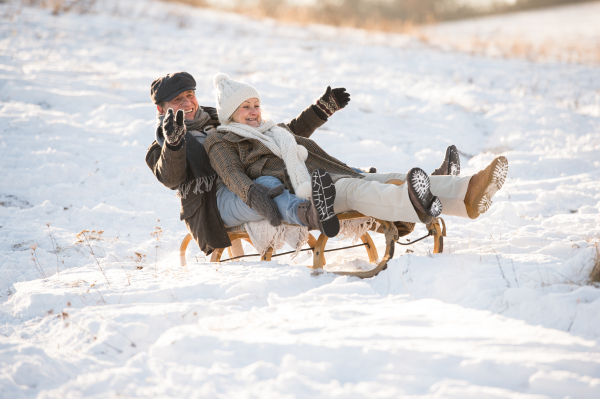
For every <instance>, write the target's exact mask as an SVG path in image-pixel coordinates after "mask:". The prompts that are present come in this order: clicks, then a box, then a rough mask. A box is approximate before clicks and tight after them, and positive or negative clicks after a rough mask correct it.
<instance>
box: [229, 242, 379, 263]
mask: <svg viewBox="0 0 600 399" xmlns="http://www.w3.org/2000/svg"><path fill="white" fill-rule="evenodd" d="M365 245H366V246H367V248H371V246H370V245H369V244H368V243H366V242H365V243H362V244H356V245H350V246H349V247H341V248H333V249H326V250H324V251H323V252H333V251H341V250H342V249H349V248H356V247H362V246H365ZM313 249H314V248H304V249H301V250H300V251H298V252H304V251H312V250H313ZM295 252H296V251H288V252H282V253H280V254H276V255H271V258H275V257H277V256H283V255H289V254H293V253H295ZM247 256H262V255H261V254H248V255H240V256H235V257H233V258H228V259H225V260H220V261H219V263H221V262H227V261H230V260H235V259H240V258H245V257H247Z"/></svg>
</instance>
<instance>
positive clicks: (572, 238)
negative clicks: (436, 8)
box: [0, 0, 600, 398]
mask: <svg viewBox="0 0 600 399" xmlns="http://www.w3.org/2000/svg"><path fill="white" fill-rule="evenodd" d="M99 10H100V11H99V12H97V13H95V14H86V15H78V14H74V13H72V14H62V15H59V16H52V15H51V13H50V11H49V10H47V9H39V8H27V7H19V6H18V4H16V3H11V2H9V3H7V4H6V3H5V4H1V5H0V15H2V17H1V18H2V23H1V24H0V155H1V156H0V172H1V173H0V303H1V304H0V332H1V334H0V397H2V398H32V397H38V398H80V397H96V398H107V397H121V398H124V397H125V398H126V397H153V398H158V397H160V398H184V397H186V398H187V397H189V398H204V397H206V398H217V397H218V398H230V397H244V398H258V397H260V398H271V397H272V398H284V397H285V398H294V397H298V398H300V397H315V398H318V397H324V398H325V397H327V398H329V397H343V398H350V397H352V398H373V397H377V398H388V397H389V398H396V397H415V398H416V397H419V398H424V397H431V398H434V397H435V398H507V397H511V398H564V397H569V398H597V397H598V396H599V394H600V346H599V343H600V317H599V316H598V315H599V314H600V288H596V287H594V286H591V285H587V284H586V283H587V276H588V274H589V271H590V269H591V267H592V262H593V258H594V256H595V254H596V252H595V249H594V245H595V244H596V243H598V241H599V240H600V225H599V222H600V214H599V212H600V68H599V67H590V66H582V65H577V64H560V63H530V62H527V61H521V60H505V59H493V58H484V57H478V56H471V55H467V54H464V53H454V52H448V51H439V50H437V49H435V48H432V47H429V46H424V45H423V44H422V43H420V42H419V41H417V40H414V39H411V38H408V37H405V36H400V35H385V34H374V33H372V34H367V33H364V32H359V31H352V30H338V29H334V28H328V27H319V26H310V27H304V28H300V27H290V26H284V25H280V24H277V23H274V22H270V21H256V20H246V19H245V18H244V17H243V16H240V15H230V14H223V13H218V12H213V11H207V10H200V9H191V8H187V7H184V6H175V5H172V4H171V5H169V4H165V3H160V2H158V3H156V2H149V1H145V0H135V1H128V2H120V3H119V2H116V3H113V5H107V3H106V2H104V3H101V4H100V8H99ZM582 20H583V18H582ZM177 70H187V71H189V72H191V73H192V74H193V75H194V76H195V77H196V80H197V82H198V90H197V95H198V98H199V99H200V103H201V104H206V105H212V104H213V95H214V92H213V88H212V83H211V82H212V77H213V76H214V75H215V74H216V73H217V72H220V71H223V72H226V73H228V74H229V75H230V76H232V77H234V78H238V79H243V80H245V81H247V82H250V83H252V84H253V85H255V86H256V87H257V88H258V89H259V90H260V91H261V93H262V96H263V104H264V106H265V107H266V108H267V109H268V110H269V111H270V114H271V115H272V116H273V117H274V118H275V119H276V120H281V121H283V120H289V119H290V118H292V117H294V116H295V115H296V114H297V113H298V112H299V111H300V110H302V109H303V108H304V107H305V106H307V105H309V104H310V103H311V102H312V101H313V100H314V99H315V98H317V97H318V96H319V95H320V94H321V93H322V92H323V91H324V90H325V88H326V87H327V85H332V86H344V87H346V88H347V89H348V91H349V92H350V93H351V94H352V102H351V103H350V105H349V106H348V107H347V108H346V109H344V110H343V111H342V112H340V113H339V114H336V115H335V116H334V117H332V118H331V120H330V122H329V123H327V125H326V126H324V127H323V128H322V129H320V130H319V131H318V132H317V133H315V135H314V136H313V137H314V138H315V139H316V140H317V141H318V142H319V143H321V144H322V146H323V147H324V148H325V149H327V150H328V151H329V152H330V153H332V154H333V155H334V156H336V157H338V158H340V159H342V160H344V161H345V162H347V163H349V164H352V165H355V166H370V165H373V166H377V167H378V168H379V170H380V171H396V170H397V171H407V170H408V169H409V168H410V167H413V166H420V167H422V168H425V169H426V170H433V168H435V167H436V166H438V164H439V162H440V160H441V159H442V157H443V153H444V150H445V148H446V146H447V145H449V144H452V143H453V144H456V145H457V147H458V148H459V149H460V150H461V151H462V161H463V165H462V166H463V167H462V173H463V174H465V175H467V174H470V173H474V172H476V171H478V170H479V169H480V168H482V167H483V166H485V165H486V164H487V163H489V161H490V160H492V159H493V158H494V157H495V156H497V155H498V154H503V155H505V156H506V157H507V158H508V159H509V163H510V170H509V178H508V179H507V183H506V184H505V187H504V188H503V189H502V191H501V192H499V193H498V195H497V196H496V197H495V205H494V206H493V207H492V208H491V210H490V211H489V212H488V213H486V214H485V215H484V216H482V217H481V218H479V219H478V220H474V221H471V220H466V219H459V218H454V217H447V218H446V222H447V225H448V237H447V240H446V248H445V253H443V254H439V255H431V249H432V242H431V241H427V240H425V241H423V242H420V243H418V244H416V245H414V246H412V247H400V246H398V247H397V249H396V258H395V259H394V260H392V261H391V262H390V263H389V268H388V269H387V270H386V271H384V272H382V273H381V274H379V276H377V277H375V278H373V279H369V280H359V279H356V278H348V277H340V276H336V275H334V274H331V273H325V274H321V275H312V274H311V272H310V270H309V269H307V268H306V267H305V265H307V264H309V263H310V259H309V258H308V255H303V256H301V257H299V259H297V261H298V262H294V261H292V260H291V259H289V258H277V259H279V260H278V261H277V262H265V263H261V262H254V261H244V262H235V263H225V264H221V265H218V264H211V263H209V262H207V261H206V259H204V258H203V256H202V253H197V254H196V259H195V260H194V261H192V258H193V256H192V255H191V254H190V257H189V258H190V262H189V264H188V266H187V267H186V268H180V267H179V260H178V251H177V250H178V245H179V243H180V241H181V239H182V238H183V236H184V235H185V233H186V231H185V226H184V225H183V223H182V222H180V221H179V218H178V212H179V204H178V200H177V198H175V197H174V195H173V192H171V191H170V190H167V189H165V188H164V187H163V186H161V185H160V184H159V183H158V182H157V181H156V179H155V178H154V176H153V175H152V173H151V172H150V170H149V169H148V168H147V166H146V165H145V163H144V156H145V151H146V148H147V147H148V146H149V145H150V143H151V142H152V140H153V130H154V124H155V122H154V114H155V112H154V107H153V105H152V104H151V103H150V100H149V86H150V83H151V81H152V80H153V79H154V78H156V77H158V76H161V75H164V74H165V73H167V72H171V71H177ZM157 220H159V221H157ZM83 230H88V232H87V233H86V232H84V233H81V232H82V231H83ZM155 232H159V233H161V234H162V235H159V240H158V241H157V240H156V235H154V236H153V235H152V233H155ZM78 233H81V234H79V235H78ZM423 233H424V228H423V227H419V228H418V229H417V231H415V233H414V234H413V235H412V237H419V236H420V235H422V234H423ZM374 239H375V241H376V243H378V244H380V245H381V244H382V241H381V237H377V236H374ZM32 248H34V249H32ZM407 248H410V251H413V252H408V251H407ZM362 251H363V250H361V249H355V250H351V251H345V252H341V251H340V252H335V253H333V254H332V255H330V256H328V265H331V267H336V268H348V267H357V266H359V267H367V266H368V265H367V264H366V261H365V260H364V259H365V258H364V257H362V255H363V254H362ZM189 252H197V249H196V250H194V251H191V250H190V251H189ZM138 254H139V255H138ZM32 258H33V259H32ZM100 268H101V269H102V271H101V269H100Z"/></svg>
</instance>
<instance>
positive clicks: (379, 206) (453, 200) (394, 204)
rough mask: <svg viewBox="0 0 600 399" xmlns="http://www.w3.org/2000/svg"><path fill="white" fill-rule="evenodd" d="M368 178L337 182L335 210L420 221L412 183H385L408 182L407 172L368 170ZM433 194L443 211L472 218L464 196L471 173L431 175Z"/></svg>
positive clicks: (346, 179)
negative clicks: (410, 194) (410, 189)
mask: <svg viewBox="0 0 600 399" xmlns="http://www.w3.org/2000/svg"><path fill="white" fill-rule="evenodd" d="M364 176H365V177H364V179H354V178H345V179H340V180H338V181H337V182H336V183H335V191H336V197H335V202H334V203H333V209H334V211H335V213H341V212H346V211H351V210H354V211H358V212H360V213H362V214H364V215H367V216H372V217H374V218H377V219H381V220H389V221H392V222H395V221H403V222H413V223H419V222H420V220H419V217H418V216H417V212H415V208H414V207H413V205H412V203H411V202H410V198H409V197H408V186H407V185H406V184H403V185H401V186H396V185H393V184H384V183H385V182H386V181H388V180H390V179H398V180H402V181H403V182H406V173H366V174H365V175H364ZM429 180H430V181H431V193H432V194H433V195H435V196H437V197H438V198H439V199H440V201H441V202H442V214H443V215H451V216H461V217H466V218H468V217H469V216H468V215H467V209H466V207H465V203H464V199H465V195H466V194H467V188H468V186H469V180H471V176H429Z"/></svg>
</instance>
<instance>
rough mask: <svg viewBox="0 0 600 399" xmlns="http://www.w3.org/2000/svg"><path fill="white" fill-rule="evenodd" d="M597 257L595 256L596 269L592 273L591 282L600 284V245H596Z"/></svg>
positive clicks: (593, 268)
mask: <svg viewBox="0 0 600 399" xmlns="http://www.w3.org/2000/svg"><path fill="white" fill-rule="evenodd" d="M595 247H596V255H595V256H594V267H592V271H591V272H590V282H591V283H592V284H600V244H599V243H596V246H595Z"/></svg>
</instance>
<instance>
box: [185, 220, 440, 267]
mask: <svg viewBox="0 0 600 399" xmlns="http://www.w3.org/2000/svg"><path fill="white" fill-rule="evenodd" d="M338 218H339V220H340V222H343V221H347V220H356V219H363V218H365V216H364V215H363V214H361V213H359V212H345V213H341V214H339V215H338ZM375 220H376V221H377V222H378V224H379V228H378V229H377V230H372V231H376V232H377V233H381V234H384V236H385V244H386V247H385V253H384V255H383V257H382V258H381V260H379V255H378V253H377V248H375V244H374V243H373V240H372V239H371V236H370V235H369V233H368V232H365V233H364V234H363V235H362V236H361V237H360V239H361V241H362V242H363V243H362V244H358V245H351V246H347V247H343V248H334V249H329V250H328V249H326V245H327V241H328V237H327V236H326V235H324V234H321V235H320V236H319V238H318V239H315V237H314V236H313V235H312V234H310V233H309V236H308V246H309V248H305V249H302V250H301V251H312V253H313V264H312V266H308V267H309V268H310V269H313V270H315V271H322V270H323V266H324V265H325V263H326V261H325V253H326V252H332V251H339V250H342V249H348V248H354V247H359V246H364V247H365V249H366V251H367V255H368V257H369V262H370V263H374V264H377V266H376V267H375V268H374V269H372V270H366V271H363V270H357V271H335V272H332V273H335V274H339V275H342V276H356V277H360V278H369V277H374V276H376V275H377V274H379V272H381V271H382V270H385V269H386V268H387V262H388V261H389V260H390V259H392V258H393V256H394V248H395V244H396V243H398V244H400V245H411V244H414V243H416V242H418V241H421V240H423V239H425V238H427V237H429V236H433V238H434V248H433V253H441V252H442V251H443V249H444V237H445V236H446V224H445V222H444V220H443V219H442V218H433V219H432V221H431V223H429V224H428V225H427V231H428V234H427V235H425V236H423V237H421V238H418V239H416V240H414V241H411V242H407V243H402V242H399V241H398V239H399V234H398V229H397V228H396V225H395V224H394V223H392V222H388V221H384V220H379V219H375ZM227 233H228V234H229V239H230V240H231V243H232V245H231V247H229V248H227V251H228V252H229V259H225V260H223V261H221V255H222V254H223V251H224V250H225V248H218V249H216V250H215V251H214V252H213V253H212V255H211V258H210V261H211V262H226V261H229V260H235V259H241V258H245V257H250V256H261V255H260V254H249V255H245V254H244V250H243V248H242V242H241V240H244V241H247V242H248V243H250V244H252V241H251V239H250V236H249V235H248V232H247V231H246V230H245V228H244V226H243V225H241V226H236V227H232V228H228V229H227ZM408 233H410V231H409V232H408ZM408 233H405V234H408ZM191 240H192V236H191V234H189V233H188V234H187V235H186V236H185V237H184V239H183V241H182V242H181V246H180V248H179V260H180V264H181V266H185V265H186V263H187V262H186V256H185V254H186V250H187V247H188V245H189V243H190V241H191ZM294 252H295V251H290V252H284V253H279V254H273V249H272V248H269V249H268V250H267V251H266V253H265V254H264V255H262V257H261V260H262V261H270V260H271V259H272V258H274V257H277V256H282V255H288V254H291V253H294Z"/></svg>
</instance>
